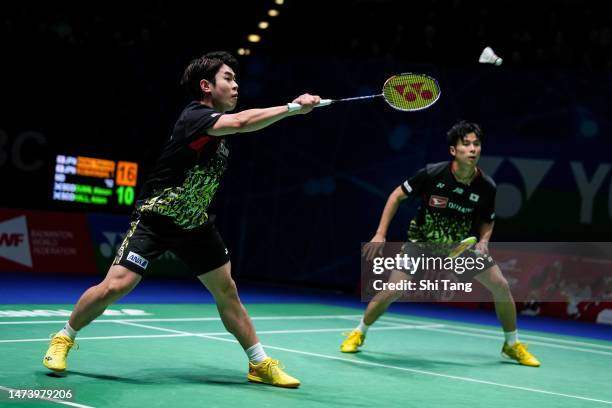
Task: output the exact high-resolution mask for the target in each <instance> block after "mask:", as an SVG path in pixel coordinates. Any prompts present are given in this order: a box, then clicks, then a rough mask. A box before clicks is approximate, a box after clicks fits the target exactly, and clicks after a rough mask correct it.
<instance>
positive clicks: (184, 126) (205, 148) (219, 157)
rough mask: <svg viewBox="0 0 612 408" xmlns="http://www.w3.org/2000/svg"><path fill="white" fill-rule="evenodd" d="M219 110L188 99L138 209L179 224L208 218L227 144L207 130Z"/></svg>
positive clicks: (192, 224) (195, 224)
mask: <svg viewBox="0 0 612 408" xmlns="http://www.w3.org/2000/svg"><path fill="white" fill-rule="evenodd" d="M221 115H222V114H221V113H219V112H217V111H215V110H214V109H211V108H209V107H207V106H204V105H202V104H201V103H199V102H197V101H193V102H191V103H190V104H189V105H187V107H186V108H185V109H184V110H183V112H182V113H181V115H180V116H179V118H178V120H177V121H176V124H175V125H174V130H173V132H172V136H171V137H170V139H168V141H166V143H165V145H164V147H163V150H162V153H161V156H160V157H159V159H158V161H157V164H156V165H155V168H154V169H153V171H152V172H151V174H150V175H149V177H148V178H147V180H146V181H145V183H144V185H143V187H142V190H141V193H140V196H139V199H138V202H137V204H136V210H137V211H139V212H141V213H143V214H147V213H152V214H159V215H163V216H167V217H170V218H172V220H173V221H174V223H175V224H176V225H178V226H179V227H181V228H183V229H192V228H195V227H198V226H200V225H203V224H205V223H207V222H208V221H209V215H208V212H207V211H208V206H209V205H210V202H211V201H212V199H213V197H214V196H215V192H216V191H217V188H218V187H219V183H220V181H221V177H222V175H223V173H224V172H225V169H226V168H227V159H228V156H229V150H228V148H227V146H226V142H225V139H224V138H222V137H216V136H210V135H208V134H207V133H206V131H207V129H209V128H210V127H211V126H213V125H214V124H215V123H216V122H217V120H218V119H219V117H220V116H221Z"/></svg>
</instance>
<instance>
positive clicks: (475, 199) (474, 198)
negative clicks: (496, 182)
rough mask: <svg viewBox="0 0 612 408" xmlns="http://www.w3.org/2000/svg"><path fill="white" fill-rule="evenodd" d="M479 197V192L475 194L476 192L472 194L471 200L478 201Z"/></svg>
mask: <svg viewBox="0 0 612 408" xmlns="http://www.w3.org/2000/svg"><path fill="white" fill-rule="evenodd" d="M479 198H480V196H479V195H478V194H474V193H472V194H470V201H473V202H475V203H477V202H478V199H479Z"/></svg>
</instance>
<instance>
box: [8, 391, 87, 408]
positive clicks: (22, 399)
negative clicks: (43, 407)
mask: <svg viewBox="0 0 612 408" xmlns="http://www.w3.org/2000/svg"><path fill="white" fill-rule="evenodd" d="M0 390H3V391H6V392H9V391H19V390H18V389H16V388H9V387H3V386H1V385H0ZM36 399H40V400H45V401H51V402H56V403H58V404H64V405H70V406H71V407H80V408H94V407H92V406H91V405H83V404H77V403H76V402H70V401H64V400H61V399H56V398H45V397H38V398H36ZM9 401H11V402H31V401H32V398H30V399H26V398H15V399H13V400H11V399H9Z"/></svg>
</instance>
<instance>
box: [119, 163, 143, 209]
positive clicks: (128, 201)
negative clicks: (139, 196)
mask: <svg viewBox="0 0 612 408" xmlns="http://www.w3.org/2000/svg"><path fill="white" fill-rule="evenodd" d="M137 180H138V163H134V162H125V161H120V162H117V172H116V177H115V183H116V185H117V186H118V187H117V189H116V190H115V193H116V194H117V202H118V203H119V205H132V204H133V203H134V187H136V181H137Z"/></svg>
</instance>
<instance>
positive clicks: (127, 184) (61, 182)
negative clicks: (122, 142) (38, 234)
mask: <svg viewBox="0 0 612 408" xmlns="http://www.w3.org/2000/svg"><path fill="white" fill-rule="evenodd" d="M137 180H138V163H135V162H129V161H115V160H108V159H101V158H94V157H84V156H67V155H57V157H56V160H55V175H54V179H53V200H54V201H68V202H74V203H80V204H85V205H91V206H103V207H108V208H117V207H122V206H131V205H132V204H134V200H135V197H136V192H135V189H136V183H137Z"/></svg>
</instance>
